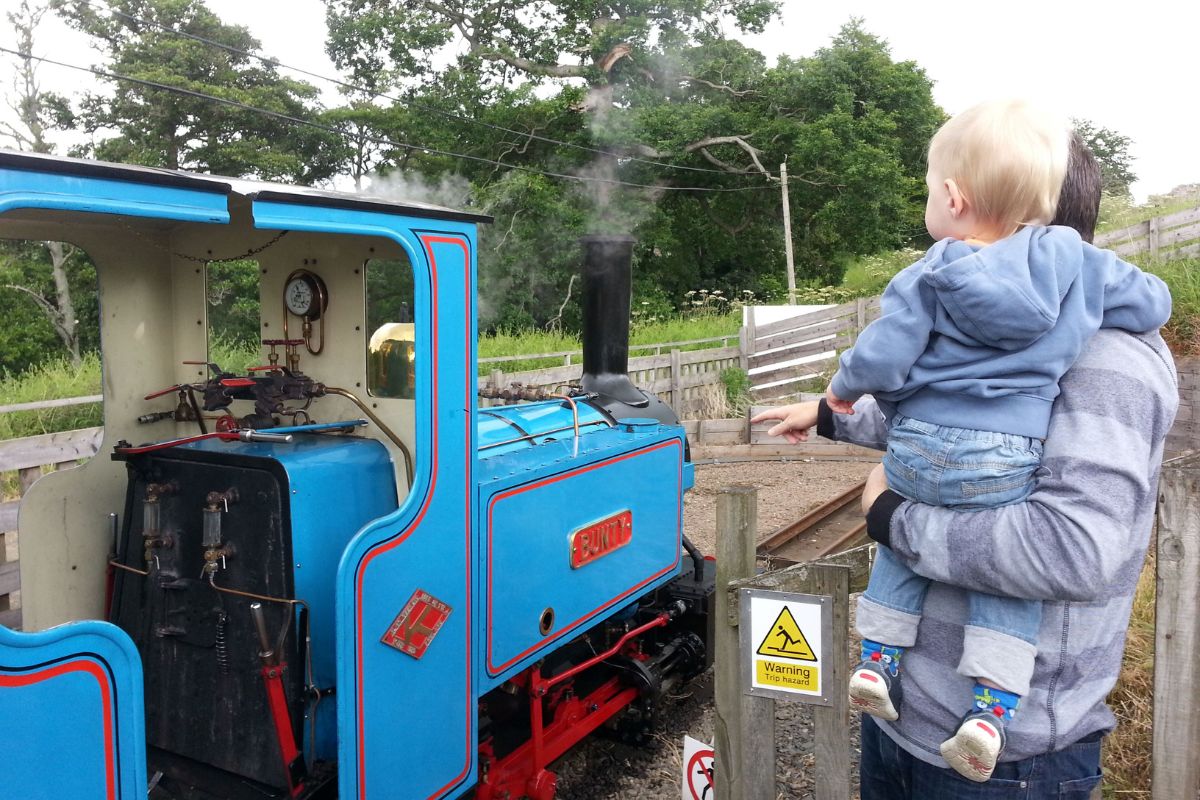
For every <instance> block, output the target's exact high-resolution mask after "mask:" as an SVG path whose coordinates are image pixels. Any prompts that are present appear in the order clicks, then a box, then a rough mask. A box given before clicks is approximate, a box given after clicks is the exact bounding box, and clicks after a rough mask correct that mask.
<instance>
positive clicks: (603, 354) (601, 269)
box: [580, 235, 649, 408]
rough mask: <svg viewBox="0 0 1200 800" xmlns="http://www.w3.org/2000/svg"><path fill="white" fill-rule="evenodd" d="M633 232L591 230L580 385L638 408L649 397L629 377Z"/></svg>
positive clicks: (586, 259)
mask: <svg viewBox="0 0 1200 800" xmlns="http://www.w3.org/2000/svg"><path fill="white" fill-rule="evenodd" d="M635 241H636V240H635V239H634V238H633V237H632V236H603V235H591V236H584V237H581V238H580V242H582V244H583V378H582V379H581V380H580V387H581V388H582V389H583V390H584V391H585V392H595V393H596V394H598V395H600V396H601V397H604V398H611V399H613V400H618V401H620V402H622V403H625V404H626V405H630V406H633V407H635V408H639V407H643V406H646V405H647V404H648V402H649V400H648V398H647V397H646V395H645V394H643V393H642V392H641V391H640V390H639V389H638V388H637V387H635V386H634V385H633V382H632V381H631V380H629V303H630V298H631V295H632V291H633V283H632V282H633V243H634V242H635Z"/></svg>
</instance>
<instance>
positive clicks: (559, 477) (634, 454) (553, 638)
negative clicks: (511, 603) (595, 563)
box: [486, 439, 683, 675]
mask: <svg viewBox="0 0 1200 800" xmlns="http://www.w3.org/2000/svg"><path fill="white" fill-rule="evenodd" d="M671 445H674V446H676V447H678V448H679V473H678V477H677V480H678V484H677V487H676V492H675V496H676V497H677V498H679V502H680V503H682V502H683V499H682V498H683V445H681V444H680V442H679V440H678V439H671V440H670V441H666V442H659V443H658V444H656V445H653V446H652V447H647V448H645V449H643V450H635V451H634V452H632V453H625V454H624V455H620V456H617V457H615V458H611V459H608V460H606V461H599V462H597V463H595V464H589V465H588V466H586V467H580V468H578V469H573V470H570V471H568V472H562V473H559V474H558V475H551V476H550V477H548V478H543V479H542V480H540V481H535V482H534V483H530V484H526V485H524V486H517V487H515V488H513V489H508V490H506V491H503V492H501V493H500V494H498V495H496V496H495V497H493V498H492V500H491V502H490V503H488V566H487V607H486V613H487V615H488V620H489V621H490V620H491V614H492V512H493V511H495V508H496V504H497V503H498V502H500V501H501V500H503V499H505V498H507V497H512V496H513V495H516V494H521V493H522V492H527V491H529V490H530V489H537V488H539V487H542V486H546V485H547V484H551V483H555V482H557V481H561V480H564V479H565V478H568V477H572V476H574V475H579V474H582V473H584V472H590V471H592V470H594V469H599V468H601V467H608V466H612V465H613V464H619V463H620V462H622V461H626V460H628V459H630V458H635V457H637V456H642V455H645V454H647V453H652V452H654V451H655V450H660V449H662V448H664V447H669V446H671ZM676 508H677V509H678V506H676ZM681 513H682V509H679V511H677V513H676V519H677V520H678V519H679V517H680V514H681ZM680 533H681V532H680ZM681 535H682V534H681ZM681 547H682V539H680V540H679V541H677V542H676V545H675V560H674V561H673V562H672V563H670V564H668V565H667V566H666V567H664V568H663V569H661V570H659V571H658V572H656V573H654V574H653V575H651V576H650V577H648V578H646V579H645V580H643V581H642V582H641V583H638V584H637V585H636V586H631V587H630V588H629V589H627V590H625V591H624V592H622V593H621V594H619V595H617V596H616V597H613V598H611V599H609V600H608V601H606V602H604V603H601V604H600V605H599V606H597V607H596V608H594V609H592V610H591V611H589V612H587V613H586V614H584V615H583V616H581V617H579V618H578V619H577V620H575V621H574V622H572V623H571V624H570V625H567V626H566V627H564V628H563V629H562V630H560V631H558V632H557V633H555V634H554V635H553V636H550V637H549V638H546V639H542V640H541V641H540V642H537V643H536V644H534V645H532V646H531V647H528V648H526V649H525V650H524V651H522V652H521V653H519V654H517V655H516V656H513V657H512V658H510V659H509V660H508V661H505V662H504V663H503V664H501V665H500V666H498V667H497V666H495V665H493V664H492V626H491V625H490V624H489V625H488V626H487V664H488V673H489V674H491V675H496V674H498V673H500V672H503V671H504V670H506V669H508V668H509V667H511V666H512V665H513V664H515V663H517V662H518V661H520V660H521V659H523V658H525V657H526V656H528V655H529V654H530V653H532V652H534V651H535V650H537V649H539V648H541V647H545V646H546V645H547V644H549V643H551V642H554V641H556V640H557V639H559V638H560V637H561V636H562V635H563V634H565V633H569V632H570V631H572V630H574V629H575V628H577V627H579V625H580V624H581V623H583V622H584V620H587V619H588V618H590V617H592V616H595V615H596V614H598V613H599V612H601V611H603V610H605V609H606V608H609V607H611V606H613V605H615V604H616V603H619V602H621V600H623V599H625V598H626V597H628V596H629V595H631V594H633V593H634V592H636V591H637V590H638V589H641V588H642V587H643V586H645V585H646V584H648V583H651V582H653V581H654V580H656V579H657V578H661V577H662V576H663V575H665V574H666V573H668V572H670V571H671V570H672V569H674V568H675V567H676V565H678V564H679V558H680V549H681Z"/></svg>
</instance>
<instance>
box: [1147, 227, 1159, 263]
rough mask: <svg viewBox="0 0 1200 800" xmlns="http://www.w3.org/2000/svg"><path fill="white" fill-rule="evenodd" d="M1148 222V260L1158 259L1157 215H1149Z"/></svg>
mask: <svg viewBox="0 0 1200 800" xmlns="http://www.w3.org/2000/svg"><path fill="white" fill-rule="evenodd" d="M1148 222H1149V228H1150V236H1149V240H1150V260H1151V261H1157V260H1158V223H1159V219H1158V217H1151V218H1150V219H1149V220H1148Z"/></svg>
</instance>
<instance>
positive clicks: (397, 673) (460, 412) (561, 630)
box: [0, 152, 712, 800]
mask: <svg viewBox="0 0 1200 800" xmlns="http://www.w3.org/2000/svg"><path fill="white" fill-rule="evenodd" d="M487 221H488V219H487V218H486V217H483V216H480V215H477V214H471V213H464V212H458V211H454V210H450V209H445V208H440V207H435V206H430V205H426V204H421V203H415V202H404V201H395V202H393V201H388V200H382V199H378V198H368V197H364V196H358V195H342V194H335V193H327V192H319V191H313V190H309V189H303V188H297V187H290V186H280V185H274V184H260V183H253V182H246V181H240V180H234V179H226V178H218V177H212V176H200V175H190V174H186V173H179V172H172V171H165V170H155V169H147V168H139V167H129V166H124V165H112V164H103V163H98V162H90V161H81V160H74V159H65V158H54V157H45V156H36V155H30V154H23V153H9V152H4V153H0V236H2V237H3V238H9V239H24V240H32V241H43V240H46V241H66V242H69V243H70V244H72V245H74V246H77V247H79V248H80V249H82V250H83V251H85V252H86V253H87V254H88V255H89V256H90V258H91V259H92V261H93V263H94V264H95V266H96V274H97V277H98V292H99V301H100V317H101V325H100V334H101V343H102V368H103V396H104V426H103V430H102V434H101V443H100V447H99V453H98V455H97V456H96V457H95V458H93V459H91V460H90V461H88V462H87V463H85V464H83V465H82V466H80V467H78V468H75V469H70V470H64V471H59V472H55V473H51V474H48V475H46V476H44V477H43V478H41V479H40V480H39V481H38V482H37V483H36V484H35V485H34V486H33V487H32V488H31V489H30V490H29V491H28V492H27V494H26V495H25V497H24V498H23V500H22V504H21V508H20V517H19V529H20V532H21V562H20V563H21V569H22V574H21V580H22V583H21V588H22V600H23V609H24V611H23V622H24V627H25V631H26V632H25V633H21V634H17V633H14V632H12V631H8V630H7V629H3V628H2V627H0V712H3V713H4V715H5V718H6V719H9V718H11V719H13V720H15V721H16V722H15V724H16V726H17V730H18V731H20V730H21V728H22V727H24V728H26V729H27V730H28V731H29V732H30V734H29V736H27V737H26V736H18V737H17V738H18V739H20V740H22V741H26V743H27V747H28V748H29V750H28V753H27V754H26V755H27V756H28V757H27V758H22V757H20V754H18V757H17V758H15V759H13V763H15V764H16V765H17V766H16V767H15V775H14V776H10V777H11V778H12V780H13V781H15V783H13V784H12V785H14V786H15V787H16V793H15V794H14V795H8V793H7V792H6V796H15V797H60V796H61V797H68V796H69V797H75V798H81V800H88V799H89V798H92V797H96V798H99V797H106V798H112V797H126V796H128V797H134V796H145V793H146V791H147V785H148V778H147V776H148V775H149V776H152V782H153V784H154V785H155V791H156V792H158V795H157V796H160V797H165V798H177V799H178V800H185V799H187V800H193V799H195V800H203V799H207V798H242V797H255V798H258V797H263V796H269V797H270V796H273V797H317V796H324V797H333V796H338V797H343V798H361V797H365V796H366V794H367V790H368V788H370V790H371V795H372V796H373V797H375V796H383V797H399V798H410V797H411V798H440V797H459V796H464V795H471V794H472V793H473V794H474V795H475V796H476V797H480V798H484V799H485V800H486V798H491V797H501V796H504V797H514V798H515V797H519V796H521V795H527V796H530V797H536V798H539V800H549V798H552V797H553V793H554V774H553V772H551V771H550V770H548V769H547V767H548V765H549V764H550V763H551V762H552V761H553V760H554V759H555V758H557V756H558V755H561V753H562V752H564V751H565V750H566V749H567V748H568V747H570V746H572V745H573V744H574V743H575V742H577V741H578V740H579V739H580V738H582V737H583V736H585V735H587V734H588V733H589V732H591V731H592V730H595V729H597V728H600V727H606V728H608V729H611V730H612V731H614V732H626V733H629V732H632V733H631V735H634V736H636V735H637V733H636V731H635V728H637V726H636V725H632V724H631V722H630V720H638V719H640V720H642V721H643V722H644V719H645V716H646V714H647V713H648V710H649V705H648V704H649V701H650V700H651V699H653V697H654V696H655V695H657V694H660V693H662V691H663V689H664V688H669V687H670V686H673V685H675V683H677V682H678V681H679V680H682V679H685V678H687V677H690V676H691V675H694V674H696V673H697V672H699V671H700V670H702V669H703V668H704V667H705V666H706V664H707V663H708V658H709V657H708V656H707V652H708V642H707V639H708V636H709V633H708V625H709V623H710V622H711V620H710V618H709V612H710V610H711V609H710V605H711V594H712V574H711V573H712V569H711V565H709V566H708V567H707V568H706V565H705V562H704V561H703V560H702V559H700V558H699V557H698V554H694V553H693V554H692V555H689V554H688V552H685V539H684V537H683V531H682V494H683V492H684V491H685V490H686V489H687V488H688V487H689V486H690V485H691V464H690V461H689V459H688V457H687V452H686V448H687V442H686V438H685V437H684V434H683V432H682V429H681V428H680V426H679V425H678V424H677V423H676V422H675V420H674V416H673V415H672V414H671V413H670V411H669V409H666V408H665V406H662V405H661V403H660V402H659V401H657V398H653V397H651V396H648V395H645V394H644V393H638V390H633V391H632V392H630V391H628V390H627V389H632V387H623V386H622V387H621V389H620V392H618V393H614V396H608V395H607V394H606V391H610V390H607V389H605V388H603V387H600V388H597V386H592V387H588V385H587V378H586V377H585V379H584V381H583V383H584V386H583V387H581V388H580V387H576V388H574V389H570V390H567V391H564V392H563V393H562V394H561V395H560V396H555V397H549V398H546V399H544V400H540V401H535V402H531V403H521V404H517V405H513V406H508V407H490V408H480V404H479V402H478V398H477V386H476V377H475V376H476V358H475V342H476V312H475V307H476V297H475V259H476V254H475V249H476V238H475V226H476V224H477V223H480V222H487ZM234 259H239V260H242V261H245V260H252V261H253V263H254V269H255V271H256V274H257V276H258V297H257V301H258V302H257V306H258V309H259V311H258V314H259V317H260V318H259V320H258V324H259V325H260V331H261V340H262V347H261V351H260V358H259V359H258V363H257V364H253V365H251V366H250V368H249V369H247V370H245V371H234V370H231V369H229V368H228V365H223V364H220V363H219V362H214V359H213V357H212V353H211V351H210V344H211V337H210V327H211V325H210V323H211V322H212V319H211V317H210V313H209V310H210V305H209V299H210V296H211V293H210V292H209V291H208V281H209V280H210V278H211V277H212V270H213V268H214V265H218V264H222V263H226V262H228V261H230V260H234ZM625 269H626V270H627V269H628V261H627V259H626V263H625ZM625 291H626V295H625V300H624V302H625V304H626V308H627V307H628V296H627V289H626V290H625ZM625 324H626V326H627V324H628V323H627V321H626V323H625ZM585 361H586V358H585ZM605 374H606V375H607V373H605ZM626 381H627V379H626ZM618 382H619V381H618ZM611 385H613V384H612V383H611V377H606V378H605V382H603V386H605V387H606V386H611ZM615 394H621V395H622V396H620V397H617V396H615ZM643 400H644V402H643ZM639 409H642V410H640V411H639ZM645 409H649V410H648V411H647V410H645ZM56 626H57V627H56ZM72 664H76V665H80V666H79V667H78V668H77V669H76V668H74V667H72V668H71V669H67V667H66V666H64V665H72ZM88 676H90V677H88ZM53 709H60V710H65V709H70V710H71V711H72V713H73V715H74V718H73V719H70V720H66V719H60V718H57V717H56V716H55V713H54V711H53ZM67 727H70V728H71V734H70V736H69V737H68V738H67V739H62V738H61V737H62V736H64V735H65V734H64V732H63V729H65V728H67ZM56 737H60V738H58V741H59V742H62V741H69V742H70V743H71V748H72V750H73V752H72V753H71V754H70V755H71V756H72V757H73V759H74V762H75V763H77V764H80V765H85V766H81V767H80V768H79V769H72V770H60V771H57V772H53V771H47V770H46V769H45V764H44V761H43V762H39V758H40V757H44V756H45V754H47V753H50V752H53V746H52V745H51V744H49V743H48V742H51V741H53V740H54V739H55V738H56ZM60 746H61V745H60ZM147 764H148V765H149V767H148V771H147ZM6 780H7V778H6Z"/></svg>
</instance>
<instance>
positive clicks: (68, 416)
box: [0, 353, 102, 439]
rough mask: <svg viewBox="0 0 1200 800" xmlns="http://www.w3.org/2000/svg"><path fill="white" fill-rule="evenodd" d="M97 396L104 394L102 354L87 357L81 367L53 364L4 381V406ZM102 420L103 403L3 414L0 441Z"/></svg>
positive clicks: (0, 392) (0, 395)
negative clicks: (101, 392) (101, 388)
mask: <svg viewBox="0 0 1200 800" xmlns="http://www.w3.org/2000/svg"><path fill="white" fill-rule="evenodd" d="M93 394H100V356H99V354H98V353H88V354H87V355H85V356H84V357H83V360H82V363H81V364H80V366H78V367H74V366H72V365H71V362H70V361H69V360H67V359H61V360H57V361H49V362H46V363H45V364H42V365H41V366H39V367H37V368H35V369H32V370H29V371H27V372H24V373H22V374H21V375H19V376H17V377H16V378H9V379H6V380H3V381H0V406H6V405H13V404H17V403H34V402H37V401H39V400H57V399H59V398H63V397H84V396H87V395H93ZM101 421H102V416H101V406H100V404H99V403H91V404H88V405H80V406H66V407H64V408H51V409H46V410H44V411H18V412H14V413H11V414H0V439H15V438H19V437H22V436H37V435H39V434H43V433H52V432H54V431H69V430H74V429H76V428H91V427H95V426H97V425H99V424H101Z"/></svg>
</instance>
